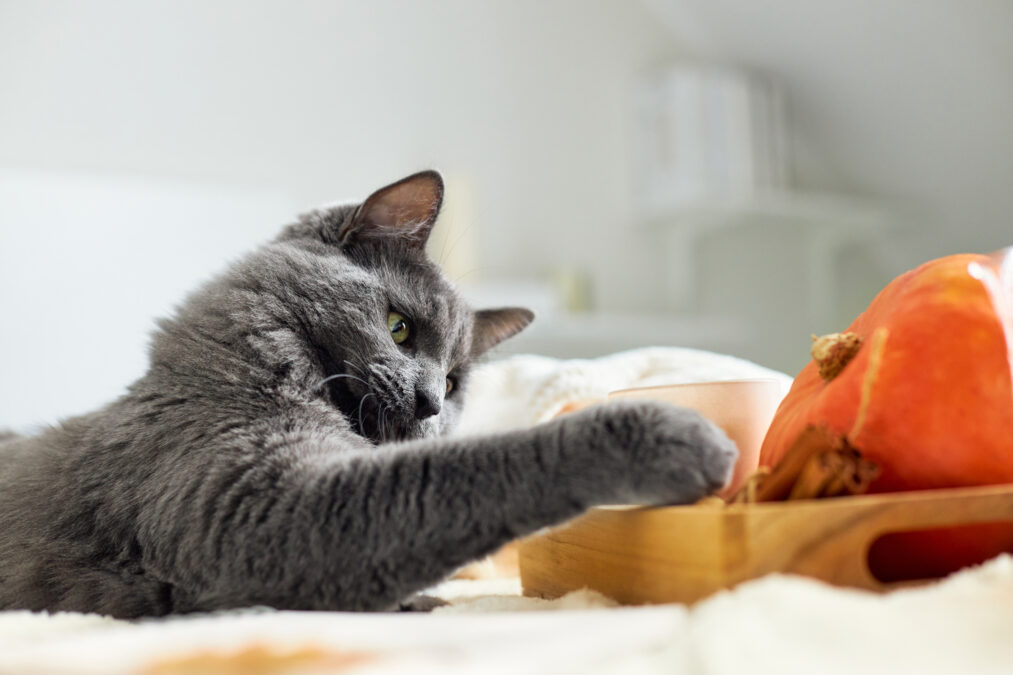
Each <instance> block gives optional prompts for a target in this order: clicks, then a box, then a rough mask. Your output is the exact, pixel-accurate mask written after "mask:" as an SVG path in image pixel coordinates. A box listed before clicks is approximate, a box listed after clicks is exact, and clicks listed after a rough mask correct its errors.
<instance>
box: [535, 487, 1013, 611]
mask: <svg viewBox="0 0 1013 675" xmlns="http://www.w3.org/2000/svg"><path fill="white" fill-rule="evenodd" d="M995 521H1013V485H1002V486H989V487H975V488H955V489H946V490H927V491H923V492H906V493H896V494H889V495H863V496H858V497H838V498H834V499H822V500H820V499H816V500H800V501H794V502H770V503H763V504H739V505H731V506H724V505H721V504H706V503H705V504H699V505H694V506H675V507H663V508H649V507H604V508H597V509H592V510H591V511H589V512H588V513H587V514H585V515H584V516H582V517H580V518H577V519H576V520H573V521H571V522H570V523H568V524H567V525H564V526H562V527H560V528H557V529H554V530H550V531H548V532H547V533H545V534H541V535H538V536H535V537H531V538H528V539H526V540H524V541H523V542H521V545H520V571H521V583H522V584H523V586H524V593H525V595H534V596H540V597H550V598H552V597H558V596H561V595H564V594H566V593H569V592H570V591H573V590H576V589H579V588H584V587H588V588H592V589H595V590H597V591H600V592H601V593H604V594H605V595H607V596H609V597H611V598H613V599H615V600H617V601H618V602H621V603H623V604H645V603H647V604H649V603H661V602H685V603H690V602H695V601H696V600H699V599H701V598H704V597H706V596H708V595H710V594H711V593H713V592H715V591H718V590H720V589H722V588H730V587H732V586H734V585H736V584H738V583H740V582H742V581H746V580H748V579H753V578H756V577H759V576H763V575H765V574H768V573H771V572H783V573H789V574H803V575H806V576H810V577H815V578H817V579H822V580H824V581H827V582H830V583H833V584H838V585H841V586H852V587H856V588H866V589H872V590H887V589H890V588H895V587H897V586H899V585H903V584H904V583H905V582H901V583H900V584H896V583H895V584H883V583H880V582H879V581H877V580H876V578H875V577H874V576H873V575H872V573H871V572H870V571H869V568H868V564H867V558H868V551H869V547H870V546H871V545H872V542H874V541H875V540H876V539H878V538H879V537H880V536H882V535H884V534H887V533H890V532H900V531H905V530H922V529H930V528H934V527H946V526H953V525H965V524H972V523H983V522H995ZM906 583H907V584H910V582H906Z"/></svg>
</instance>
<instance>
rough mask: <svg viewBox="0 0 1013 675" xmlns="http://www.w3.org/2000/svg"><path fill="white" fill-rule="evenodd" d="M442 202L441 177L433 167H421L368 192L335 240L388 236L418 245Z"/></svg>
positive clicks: (437, 213)
mask: <svg viewBox="0 0 1013 675" xmlns="http://www.w3.org/2000/svg"><path fill="white" fill-rule="evenodd" d="M442 203H443V178H442V177H441V176H440V174H439V173H437V172H436V171H421V172H419V173H416V174H413V175H411V176H408V177H407V178H402V179H401V180H399V181H398V182H396V183H393V184H391V185H388V186H387V187H384V188H380V189H379V190H377V191H376V192H374V193H373V194H371V195H370V196H369V198H368V199H366V201H364V202H363V203H362V206H360V207H359V208H358V210H357V211H356V212H355V215H354V216H352V219H351V220H350V221H349V222H348V224H347V225H345V226H344V228H342V230H341V232H340V234H339V235H338V241H339V243H340V244H342V245H345V244H351V243H354V242H355V241H363V240H369V239H373V240H376V239H388V240H397V241H401V242H403V243H404V244H406V245H407V246H409V247H412V248H422V247H424V246H425V245H426V240H427V239H429V233H430V231H432V229H433V223H435V222H436V216H438V215H439V214H440V205H441V204H442Z"/></svg>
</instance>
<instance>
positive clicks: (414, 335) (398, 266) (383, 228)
mask: <svg viewBox="0 0 1013 675" xmlns="http://www.w3.org/2000/svg"><path fill="white" fill-rule="evenodd" d="M442 194H443V183H442V180H441V179H440V177H439V174H437V173H435V172H424V173H421V174H416V175H414V176H410V177H408V178H406V179H404V180H403V181H400V182H398V183H395V184H393V185H391V186H388V187H386V188H383V189H381V190H379V191H377V192H376V193H374V194H373V195H372V196H370V197H369V199H367V200H366V201H365V202H364V203H363V204H362V205H360V206H358V207H348V206H345V207H337V208H334V209H330V210H326V211H317V212H313V213H310V214H307V215H306V216H303V218H302V219H301V221H300V222H299V223H298V224H296V225H294V226H291V227H290V228H289V229H288V230H286V232H285V233H284V234H283V235H282V237H281V241H282V242H287V243H292V244H295V245H296V246H298V247H300V248H301V249H302V250H304V251H305V252H310V253H312V255H313V256H314V257H313V258H312V259H311V260H312V261H313V262H312V264H310V265H309V266H308V267H307V269H304V270H301V271H300V272H299V273H298V274H293V275H292V276H290V277H289V282H288V283H289V288H287V292H289V293H291V294H292V297H293V298H298V299H297V300H295V302H299V303H302V305H303V306H304V308H303V311H301V312H300V314H301V315H302V319H301V320H300V323H302V326H301V328H302V335H303V336H304V337H305V340H306V348H307V349H306V353H307V354H308V355H309V360H310V361H311V362H312V366H311V367H312V368H313V369H314V370H315V372H314V374H313V376H312V377H311V378H309V381H311V382H313V386H314V387H319V391H318V392H310V394H311V395H312V394H313V393H316V394H318V395H320V396H324V397H326V398H327V399H328V400H329V401H330V403H331V404H332V405H334V406H335V407H336V408H338V409H339V410H340V411H341V412H342V413H343V414H344V415H345V417H346V418H347V419H348V420H349V422H350V423H351V425H352V427H353V428H354V429H355V430H356V431H357V432H358V433H359V434H360V435H362V436H364V437H366V438H368V439H370V440H372V441H374V442H377V443H382V442H386V441H393V440H404V439H412V438H422V437H426V436H434V435H438V434H441V433H445V432H447V431H448V430H450V429H451V428H453V426H454V425H455V424H456V422H457V419H458V417H459V414H460V411H461V405H462V400H463V396H464V392H465V390H466V386H467V379H468V373H469V370H470V368H471V364H472V362H473V361H474V359H475V358H476V357H477V356H479V355H480V354H482V353H483V352H485V351H486V350H487V349H489V348H490V347H492V346H493V345H495V344H496V343H498V342H500V341H501V340H503V339H505V338H507V337H509V336H511V335H513V334H514V333H516V332H518V331H520V330H521V329H523V328H524V327H525V326H526V325H527V324H528V323H529V322H530V321H531V319H532V318H533V315H532V314H531V312H529V311H527V310H524V309H518V308H505V309H497V310H482V311H478V312H475V311H473V310H472V309H471V308H470V307H469V306H468V305H467V304H466V303H465V302H464V301H463V300H462V299H461V297H460V296H459V295H458V293H457V292H456V291H455V289H454V288H453V287H452V286H451V284H450V283H449V282H448V281H447V280H446V279H445V278H444V276H443V274H442V273H441V271H440V270H439V268H438V267H437V266H436V265H435V264H434V263H433V262H431V261H430V260H429V259H428V257H427V256H426V255H425V252H424V245H425V242H426V239H427V238H428V236H429V232H430V230H431V228H432V226H433V223H434V221H435V219H436V216H437V214H438V212H439V207H440V202H441V200H442ZM299 260H300V262H299V263H298V264H299V265H300V266H302V265H305V264H306V262H305V259H303V258H300V259H299ZM313 380H316V381H315V382H314V381H313Z"/></svg>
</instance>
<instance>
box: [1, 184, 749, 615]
mask: <svg viewBox="0 0 1013 675" xmlns="http://www.w3.org/2000/svg"><path fill="white" fill-rule="evenodd" d="M441 197H442V182H441V181H440V180H439V176H438V175H437V174H435V173H432V172H425V173H423V174H417V175H415V176H412V177H409V178H408V179H405V180H404V181H401V182H399V183H396V184H394V185H392V186H388V187H387V188H385V189H383V190H380V191H378V192H377V193H375V194H374V195H373V196H371V197H370V199H369V200H367V201H366V202H365V203H364V204H363V205H362V206H360V207H337V208H335V209H332V210H329V211H324V212H315V213H313V214H310V215H309V216H306V217H304V218H303V219H302V220H301V221H300V223H298V224H296V225H293V226H290V227H289V228H288V229H286V230H285V232H283V234H282V235H281V237H279V239H278V240H276V241H275V242H272V243H270V244H268V245H267V246H265V247H263V248H261V249H260V250H259V251H257V252H255V253H254V254H252V255H251V256H248V257H247V258H245V259H243V260H241V261H240V262H239V263H237V264H235V265H233V266H232V267H231V268H230V269H229V270H228V271H227V272H226V273H225V274H224V275H222V276H220V277H218V278H217V279H215V280H214V281H212V282H211V283H209V284H207V285H206V286H205V287H203V288H202V289H200V290H199V291H198V292H197V293H196V294H194V295H193V296H191V297H190V298H189V299H188V300H187V301H186V303H184V304H183V305H182V307H181V308H180V309H179V311H178V312H177V314H176V316H174V317H173V318H172V319H169V320H165V321H162V322H161V323H160V329H159V331H158V332H157V333H156V335H155V338H154V341H153V346H152V350H151V366H150V368H149V371H148V373H147V374H146V375H145V376H144V377H142V378H141V379H140V380H138V381H137V382H136V383H134V385H132V386H131V387H130V389H129V392H128V393H127V394H126V395H124V396H123V397H122V398H120V399H119V400H117V401H115V402H113V403H112V404H110V405H109V406H107V407H105V408H103V409H101V410H99V411H97V412H94V413H91V414H89V415H84V416H81V417H78V418H74V419H71V420H69V421H67V422H65V423H63V424H62V425H60V426H58V427H54V428H52V429H49V430H48V431H46V432H44V433H42V434H41V435H39V436H36V437H31V438H25V437H12V438H7V439H6V440H5V439H4V438H0V609H12V608H29V609H47V610H52V611H55V610H77V611H95V612H101V613H106V614H111V615H114V616H121V617H136V616H144V615H163V614H167V613H171V612H186V611H200V610H213V609H219V608H226V607H238V606H247V605H254V604H263V605H270V606H274V607H279V608H297V609H348V610H376V609H387V608H392V607H396V606H397V605H398V604H399V603H400V602H403V601H405V600H406V599H407V598H409V597H410V596H411V595H412V594H414V593H416V592H418V591H420V590H422V589H424V588H426V587H427V586H429V585H431V584H433V583H435V582H438V581H439V580H441V579H443V578H444V577H446V576H447V575H448V574H450V573H451V572H453V571H454V570H455V569H456V568H458V567H460V566H461V565H463V564H465V563H467V562H468V561H470V560H474V559H476V558H479V557H481V556H483V555H486V554H488V553H490V552H492V551H493V550H495V549H496V548H498V547H499V546H500V545H502V544H504V543H505V542H507V541H509V540H511V539H513V538H515V537H517V536H521V535H524V534H527V533H529V532H532V531H534V530H536V529H538V528H540V527H544V526H547V525H551V524H554V523H558V522H560V521H562V520H565V519H567V518H570V517H573V516H576V515H578V514H579V513H580V512H581V511H583V510H584V509H586V508H588V507H590V506H593V505H595V504H602V503H610V502H612V503H614V502H639V503H675V502H685V501H692V500H695V499H697V498H699V497H700V496H703V495H704V494H706V493H708V492H711V491H713V490H714V489H716V488H717V487H719V486H720V485H721V484H722V483H723V482H724V481H725V480H726V479H727V477H728V474H729V471H730V466H731V463H732V461H733V458H734V454H735V451H734V446H733V445H732V444H731V443H730V442H729V441H728V440H727V438H726V437H725V436H724V435H723V434H722V433H721V432H720V431H718V430H717V429H716V428H715V427H714V426H713V425H711V424H710V423H708V422H706V421H705V420H703V419H702V418H700V417H699V416H697V415H695V414H694V413H692V412H690V411H687V410H682V409H678V408H674V407H670V406H664V405H661V404H652V403H646V402H640V403H635V404H624V405H612V406H603V407H598V408H594V409H591V410H587V411H583V412H580V413H577V414H574V415H570V416H567V417H565V418H562V419H559V420H556V421H554V422H551V423H549V424H546V425H542V426H540V427H536V428H533V429H526V430H519V431H515V432H510V433H504V434H499V435H494V436H488V437H483V438H453V437H451V438H448V437H443V436H441V434H442V433H443V432H446V431H448V430H449V429H450V428H452V427H453V424H454V422H455V421H456V418H457V415H458V414H459V411H460V405H461V401H462V396H463V393H464V390H465V387H466V380H467V372H468V367H469V364H470V363H471V361H472V360H473V359H474V358H476V357H477V356H478V355H480V354H481V353H482V352H484V351H485V350H487V349H488V348H489V347H491V346H492V345H494V344H495V343H497V342H499V341H500V340H502V339H504V338H506V337H509V336H510V335H512V334H513V333H515V332H517V331H518V330H521V329H522V328H523V327H524V326H525V325H526V324H527V323H528V322H529V321H530V318H531V315H530V313H529V312H526V311H525V310H518V309H504V310H486V311H481V312H473V311H472V310H471V309H470V308H468V307H467V305H466V304H465V303H463V302H462V301H461V300H460V299H459V297H458V296H457V295H456V293H455V292H454V290H453V289H452V288H451V287H450V286H449V284H447V282H446V281H445V280H444V279H443V277H442V276H441V275H440V273H439V271H438V270H437V268H436V267H435V266H434V265H433V264H432V263H430V262H429V261H428V260H427V259H426V258H425V255H424V253H423V251H422V245H423V244H424V242H425V239H426V237H427V236H428V233H429V229H430V228H431V226H432V223H433V220H434V219H435V217H436V213H437V211H438V208H439V203H440V199H441ZM82 357H83V358H87V356H86V355H82ZM96 367H101V364H96Z"/></svg>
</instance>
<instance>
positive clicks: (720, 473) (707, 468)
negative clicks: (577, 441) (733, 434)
mask: <svg viewBox="0 0 1013 675" xmlns="http://www.w3.org/2000/svg"><path fill="white" fill-rule="evenodd" d="M599 414H600V415H601V416H602V417H601V418H600V422H601V424H602V427H603V429H604V430H605V431H606V434H607V435H608V436H609V437H610V440H611V442H612V443H614V444H615V446H618V447H620V448H622V449H623V451H624V452H625V455H626V461H627V462H628V464H627V466H626V467H625V469H626V471H625V472H624V473H625V474H626V476H627V478H628V485H626V486H624V487H625V488H626V489H627V490H628V494H625V495H623V497H625V498H626V499H628V500H629V501H632V502H635V503H642V504H688V503H692V502H695V501H697V500H699V499H701V498H702V497H705V496H707V495H709V494H712V493H714V492H716V491H718V490H720V489H721V488H722V487H724V486H725V484H726V483H727V482H728V480H729V479H730V478H731V474H732V469H733V468H734V466H735V460H736V459H737V457H738V448H736V447H735V443H733V442H732V441H731V439H729V438H728V436H727V435H726V434H725V432H724V431H722V430H721V429H720V428H718V427H717V426H716V425H715V424H714V423H713V422H711V421H710V420H708V419H706V418H704V417H703V416H701V415H700V414H699V413H697V412H695V411H693V410H689V409H688V408H680V407H677V406H674V405H670V404H667V403H662V402H657V401H616V402H613V403H610V404H608V405H607V406H604V407H603V408H602V409H601V410H600V413H599Z"/></svg>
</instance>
